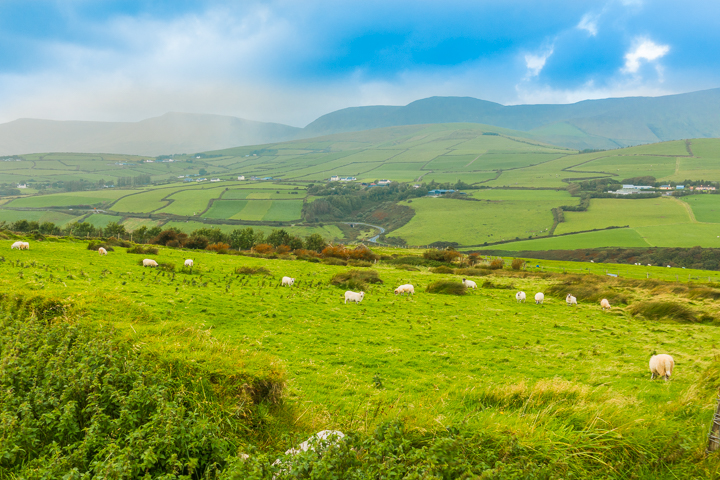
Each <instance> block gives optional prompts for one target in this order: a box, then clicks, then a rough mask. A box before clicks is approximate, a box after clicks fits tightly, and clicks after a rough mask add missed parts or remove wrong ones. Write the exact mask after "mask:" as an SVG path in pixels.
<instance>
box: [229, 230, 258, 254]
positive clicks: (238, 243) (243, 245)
mask: <svg viewBox="0 0 720 480" xmlns="http://www.w3.org/2000/svg"><path fill="white" fill-rule="evenodd" d="M230 246H231V247H232V248H237V249H238V250H250V249H251V248H253V247H254V246H255V232H254V231H253V229H252V228H251V227H248V228H243V229H242V230H238V229H236V230H233V231H232V232H230Z"/></svg>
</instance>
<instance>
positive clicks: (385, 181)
mask: <svg viewBox="0 0 720 480" xmlns="http://www.w3.org/2000/svg"><path fill="white" fill-rule="evenodd" d="M377 184H378V185H390V180H378V182H377Z"/></svg>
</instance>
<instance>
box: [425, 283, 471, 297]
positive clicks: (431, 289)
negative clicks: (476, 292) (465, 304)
mask: <svg viewBox="0 0 720 480" xmlns="http://www.w3.org/2000/svg"><path fill="white" fill-rule="evenodd" d="M427 292H428V293H442V294H444V295H465V294H466V293H467V287H466V286H465V285H463V283H462V282H460V281H452V280H439V281H437V282H433V283H431V284H430V285H428V286H427Z"/></svg>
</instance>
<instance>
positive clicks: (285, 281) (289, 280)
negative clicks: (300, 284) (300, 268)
mask: <svg viewBox="0 0 720 480" xmlns="http://www.w3.org/2000/svg"><path fill="white" fill-rule="evenodd" d="M293 283H295V279H294V278H290V277H283V278H282V286H283V287H284V286H285V285H287V286H290V285H292V284H293Z"/></svg>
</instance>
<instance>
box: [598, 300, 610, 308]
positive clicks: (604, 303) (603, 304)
mask: <svg viewBox="0 0 720 480" xmlns="http://www.w3.org/2000/svg"><path fill="white" fill-rule="evenodd" d="M600 308H602V309H603V310H610V302H608V299H607V298H603V299H602V300H600Z"/></svg>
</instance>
